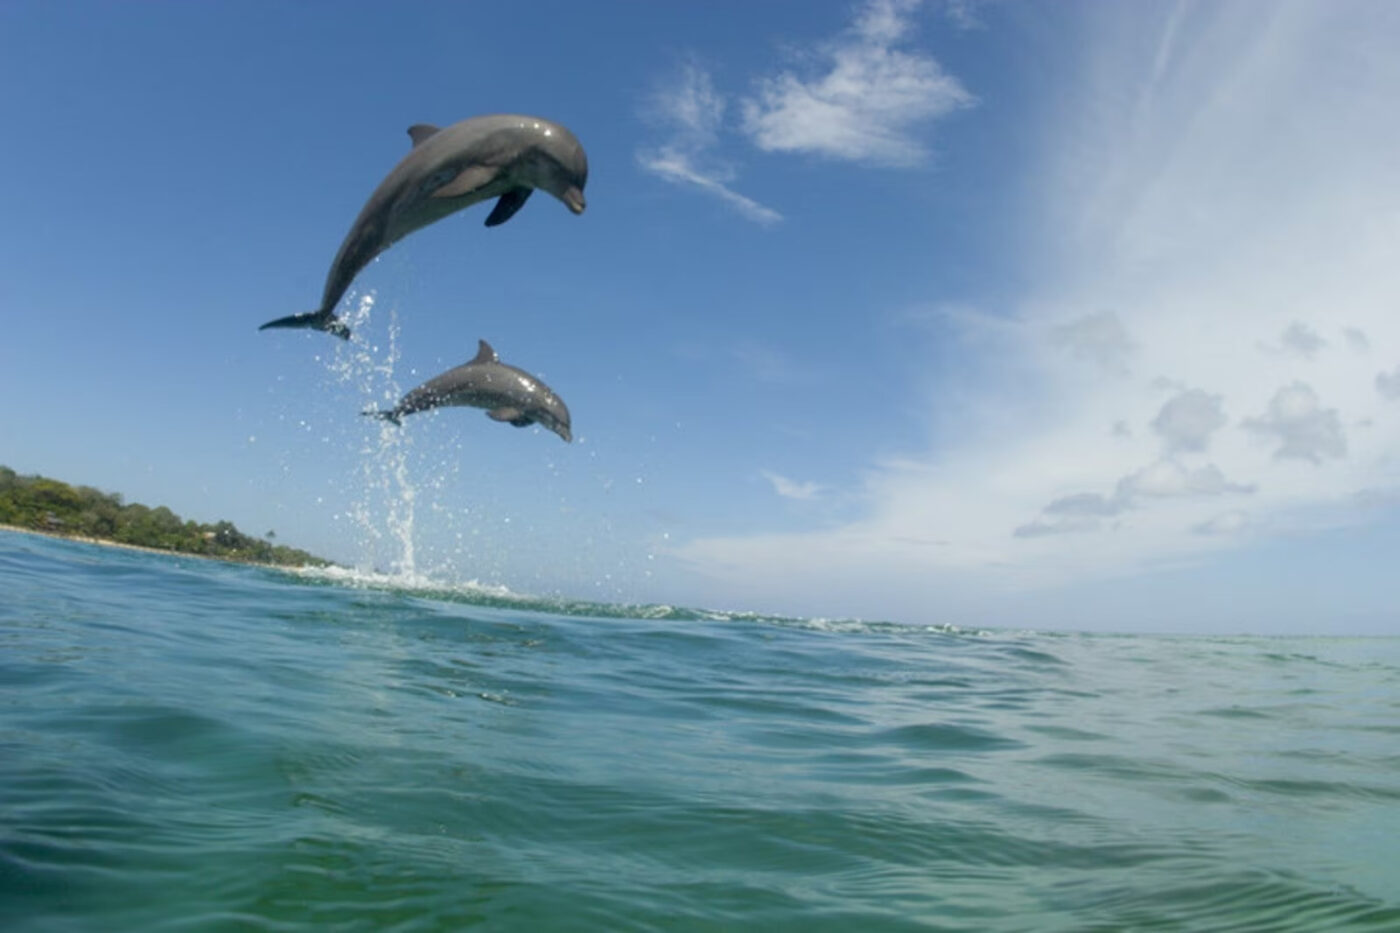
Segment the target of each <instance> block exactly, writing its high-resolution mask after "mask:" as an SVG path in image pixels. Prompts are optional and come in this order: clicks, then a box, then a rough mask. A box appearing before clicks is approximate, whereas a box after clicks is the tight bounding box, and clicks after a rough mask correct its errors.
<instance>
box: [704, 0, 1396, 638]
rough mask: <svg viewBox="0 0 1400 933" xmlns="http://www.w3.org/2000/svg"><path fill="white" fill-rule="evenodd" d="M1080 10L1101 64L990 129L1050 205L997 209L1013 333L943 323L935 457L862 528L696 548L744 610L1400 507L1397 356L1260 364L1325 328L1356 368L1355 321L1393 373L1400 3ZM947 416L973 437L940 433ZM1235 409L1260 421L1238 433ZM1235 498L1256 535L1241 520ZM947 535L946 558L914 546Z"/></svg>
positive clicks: (876, 476) (897, 601)
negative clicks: (1011, 255)
mask: <svg viewBox="0 0 1400 933" xmlns="http://www.w3.org/2000/svg"><path fill="white" fill-rule="evenodd" d="M1075 9H1076V10H1077V12H1078V14H1079V15H1082V17H1083V18H1082V19H1081V20H1072V21H1067V22H1073V23H1074V24H1075V28H1077V29H1078V30H1079V32H1078V33H1077V34H1075V35H1074V36H1073V39H1074V41H1073V42H1071V43H1067V44H1066V46H1065V48H1066V49H1068V48H1074V49H1077V50H1081V51H1078V52H1074V53H1073V54H1071V53H1070V52H1069V51H1065V52H1064V53H1063V57H1061V58H1055V59H1053V65H1054V67H1050V66H1049V65H1047V67H1046V69H1045V70H1042V71H1040V72H1038V74H1039V75H1042V76H1053V77H1047V78H1044V80H1047V81H1053V82H1055V83H1053V84H1051V85H1048V86H1046V87H1044V88H1037V89H1035V90H1037V91H1042V92H1043V93H1040V94H1039V95H1038V96H1036V98H1035V99H1038V100H1040V101H1041V102H1042V105H1043V106H1044V108H1045V109H1044V110H1043V111H1042V112H1039V113H1036V114H1034V115H1033V116H1032V118H1031V119H1027V118H1026V115H1025V114H1023V113H1016V114H998V113H997V112H996V111H994V109H993V108H992V107H990V106H989V107H987V108H985V109H984V111H983V112H982V114H981V115H982V116H983V117H984V118H986V119H1004V120H1006V121H1008V125H1010V124H1012V123H1014V124H1015V128H1016V131H1017V132H1024V131H1026V128H1027V127H1034V130H1033V135H1032V136H1030V137H1026V138H1027V142H1028V145H1033V146H1035V147H1038V149H1039V157H1038V159H1037V160H1036V162H1035V164H1034V165H1032V166H1030V167H1028V168H1027V169H1026V173H1027V175H1028V176H1029V177H1033V178H1035V179H1036V183H1035V184H1034V185H1028V186H1026V188H1025V190H1026V192H1027V193H1028V196H1029V198H1030V199H1029V200H1027V201H1026V202H1025V203H1023V204H1021V205H1020V208H1019V210H1018V211H1016V212H1015V213H1013V214H1012V215H1010V216H1006V217H994V218H991V220H992V221H995V222H996V223H998V224H1000V225H1003V226H1004V227H1005V228H1006V229H1014V230H1017V231H1018V243H1019V244H1023V246H1022V250H1023V254H1021V261H1023V262H1024V266H1022V267H1019V268H1016V269H1013V270H1011V273H1010V274H1012V275H1013V277H1019V278H1020V279H1022V280H1024V281H1025V282H1026V283H1027V285H1026V286H1025V289H1024V293H1023V294H1022V295H1021V296H1020V298H1019V300H1016V301H1014V302H1013V303H1012V304H1010V305H1008V306H1005V307H1002V308H999V309H993V310H994V311H997V312H999V313H997V314H994V315H993V316H994V317H998V318H999V319H1000V320H1003V321H1006V322H1008V323H1007V324H1006V326H1004V327H998V328H991V327H984V326H976V327H975V328H974V327H973V325H969V326H968V328H966V329H965V333H959V331H958V329H957V328H956V326H950V327H946V328H943V329H942V332H941V333H940V334H939V336H940V338H941V339H942V341H943V342H942V345H941V346H940V347H936V348H935V347H932V346H931V347H930V350H929V358H930V365H929V366H928V367H927V372H928V376H927V382H926V383H925V384H923V385H914V386H910V387H908V388H907V390H905V389H904V387H896V391H907V392H909V393H913V394H918V393H923V394H924V395H925V397H926V398H927V399H928V400H929V405H928V408H929V410H930V412H931V414H930V417H929V425H930V429H929V432H928V433H929V436H931V437H933V438H934V440H932V441H931V442H929V444H928V445H927V446H926V447H923V448H917V449H914V450H912V451H904V452H902V455H901V456H900V457H898V458H897V459H892V458H887V459H880V460H873V461H872V462H870V463H869V464H868V465H867V468H866V471H865V474H864V476H863V478H862V481H861V483H860V486H859V488H858V489H854V490H840V491H839V492H840V493H841V494H842V496H843V497H845V498H846V500H847V501H850V502H859V503H865V504H866V508H865V511H864V512H863V513H862V514H860V515H859V516H858V517H857V518H855V519H853V520H849V521H845V522H841V523H833V524H832V525H830V526H828V527H826V528H824V529H821V530H819V531H816V532H806V531H803V532H791V533H781V532H774V533H768V534H761V535H753V536H739V535H734V536H724V537H712V538H706V539H701V540H696V541H692V542H689V543H688V544H686V545H685V546H684V547H682V548H681V549H680V555H681V556H682V557H683V558H684V559H685V560H687V561H688V562H689V565H690V566H691V567H692V568H693V569H694V570H696V571H697V572H700V573H702V574H706V573H710V572H713V571H714V570H715V569H716V568H719V567H721V566H722V567H724V568H726V575H727V576H728V579H730V580H731V581H735V580H737V581H741V583H740V584H736V585H740V586H742V585H743V583H744V582H745V581H746V582H747V585H749V586H750V587H751V590H750V592H753V593H761V592H767V593H772V592H775V591H777V590H778V589H782V590H784V591H785V592H787V593H791V594H802V595H803V596H805V597H807V598H808V600H809V601H808V605H813V604H817V605H819V606H820V607H821V611H828V612H837V611H846V612H864V613H867V614H868V613H870V612H882V613H886V614H896V613H899V614H903V615H905V616H907V617H910V618H935V619H937V618H948V617H949V616H953V617H956V613H957V612H958V611H959V609H960V608H962V609H966V610H968V611H973V610H975V609H976V607H985V606H986V605H988V603H989V600H994V599H998V598H1001V597H1002V596H1003V595H1005V594H1013V593H1025V594H1029V595H1027V596H1026V597H1025V598H1026V600H1027V601H1028V602H1027V604H1029V605H1034V600H1035V599H1036V598H1037V597H1036V595H1035V594H1041V593H1044V592H1045V591H1046V588H1050V587H1067V586H1078V585H1081V584H1082V585H1086V586H1087V585H1090V584H1092V583H1093V582H1094V581H1097V580H1102V579H1103V578H1104V577H1106V576H1112V575H1128V574H1134V573H1138V572H1140V571H1142V570H1144V569H1150V568H1154V567H1158V566H1161V565H1163V564H1164V563H1177V562H1181V561H1201V560H1209V559H1212V557H1213V556H1214V555H1217V554H1219V553H1221V552H1222V551H1223V550H1224V549H1227V548H1236V547H1245V546H1249V545H1250V544H1251V542H1254V541H1257V540H1260V539H1262V538H1265V537H1268V536H1271V535H1278V534H1285V533H1287V534H1291V535H1296V534H1298V533H1302V532H1308V531H1311V530H1313V529H1316V528H1321V527H1329V526H1331V525H1334V524H1336V523H1338V522H1352V521H1364V520H1368V516H1371V515H1373V514H1374V513H1375V511H1376V510H1374V509H1372V510H1366V509H1359V508H1356V507H1355V506H1354V505H1353V501H1354V498H1355V496H1356V495H1358V494H1359V493H1361V492H1362V491H1366V490H1379V491H1381V492H1387V491H1392V492H1393V491H1394V490H1395V489H1396V486H1397V478H1396V474H1395V464H1396V463H1397V462H1400V432H1397V431H1396V430H1395V429H1394V427H1395V418H1396V414H1395V408H1394V404H1393V402H1392V401H1388V400H1387V398H1388V396H1390V395H1395V396H1396V397H1397V398H1400V367H1397V368H1396V369H1394V370H1393V371H1392V370H1387V371H1386V372H1382V373H1381V374H1380V376H1379V377H1378V376H1377V374H1376V373H1377V371H1376V368H1373V367H1362V366H1357V365H1356V364H1357V362H1358V361H1357V360H1356V358H1355V357H1353V356H1352V355H1351V353H1346V354H1342V353H1335V352H1333V353H1327V352H1317V351H1318V350H1320V349H1321V347H1314V353H1315V356H1314V357H1313V358H1312V359H1306V358H1305V356H1303V355H1301V354H1303V353H1304V352H1305V351H1304V347H1303V346H1302V345H1298V346H1293V347H1292V349H1293V350H1294V351H1296V352H1287V353H1285V352H1275V353H1264V354H1261V353H1259V352H1257V348H1258V346H1259V342H1260V335H1261V334H1268V335H1280V334H1285V335H1286V334H1288V333H1289V331H1290V329H1291V326H1292V325H1293V324H1295V323H1297V322H1300V321H1308V322H1309V325H1308V328H1306V329H1307V331H1308V332H1309V333H1311V332H1312V331H1313V330H1316V332H1317V335H1320V334H1322V333H1327V334H1337V333H1338V332H1339V330H1340V331H1341V333H1342V335H1343V336H1340V337H1338V338H1337V339H1338V341H1339V342H1340V341H1342V340H1345V342H1346V345H1348V346H1350V347H1352V348H1353V349H1356V348H1358V341H1357V340H1356V339H1353V338H1352V337H1350V336H1345V334H1346V331H1345V330H1344V329H1343V328H1350V329H1352V330H1354V331H1355V332H1356V333H1357V334H1359V335H1362V336H1364V338H1365V341H1366V347H1367V348H1368V350H1367V352H1369V353H1374V354H1375V355H1376V358H1378V359H1382V360H1396V359H1400V316H1397V315H1396V314H1395V309H1396V308H1397V307H1400V266H1397V264H1396V263H1395V261H1394V244H1395V243H1396V242H1400V160H1396V159H1395V158H1394V153H1395V152H1397V151H1400V124H1397V122H1396V121H1395V120H1394V119H1393V115H1394V100H1395V99H1397V98H1398V97H1400V56H1396V55H1394V53H1393V49H1394V46H1395V44H1396V43H1397V42H1400V14H1397V13H1395V12H1393V11H1391V10H1390V8H1389V7H1388V6H1386V5H1361V4H1327V3H1312V4H1298V3H1278V4H1268V5H1262V6H1261V5H1257V4H1248V3H1217V4H1178V5H1172V6H1170V7H1168V6H1166V5H1151V4H1089V5H1085V6H1082V7H1076V8H1075ZM1066 28H1067V29H1068V28H1070V27H1069V26H1066ZM989 31H990V30H989ZM1009 41H1010V40H1009ZM1017 41H1019V40H1017ZM1086 50H1087V51H1086ZM1022 51H1024V53H1025V56H1027V57H1029V56H1032V55H1036V54H1044V55H1052V54H1054V51H1053V50H1047V49H1045V48H1041V47H1036V48H1034V49H1025V50H1022ZM1358 73H1364V74H1366V75H1367V80H1366V81H1365V82H1358V81H1356V80H1355V75H1356V74H1358ZM1018 79H1019V78H1018V76H1017V75H1008V76H1007V80H1008V81H1014V80H1018ZM1037 80H1039V79H1037ZM959 297H960V298H961V299H962V300H964V301H966V302H967V303H968V304H970V305H973V306H978V305H981V304H983V303H984V300H983V298H982V296H979V295H976V294H972V295H964V296H959ZM948 298H949V296H945V295H941V294H936V293H935V294H930V295H928V296H926V299H925V304H926V306H930V307H934V306H942V305H946V304H948ZM1086 308H1089V309H1100V308H1104V309H1107V308H1111V309H1113V311H1112V312H1107V311H1105V312H1100V313H1098V314H1093V315H1089V316H1088V317H1086V316H1085V315H1084V309H1086ZM1318 309H1327V310H1326V311H1325V312H1320V311H1319V310H1318ZM947 323H949V324H950V325H956V318H951V317H950V318H948V319H947ZM950 329H951V330H953V334H952V337H951V339H954V340H957V339H959V337H960V336H966V334H973V335H974V336H975V339H972V338H968V339H964V340H962V342H961V343H960V345H959V351H960V352H959V354H958V355H957V361H958V363H959V364H960V367H961V368H958V369H949V368H948V367H946V366H940V365H935V364H934V362H933V361H938V362H940V363H941V362H943V361H946V360H947V359H948V358H949V354H948V353H947V349H946V347H947V340H948V339H949V335H948V333H947V331H948V330H950ZM911 332H912V331H911ZM1047 334H1048V335H1049V339H1046V337H1047ZM1294 336H1295V337H1296V338H1301V344H1307V345H1309V346H1311V345H1312V344H1311V342H1310V341H1308V340H1307V339H1306V334H1305V333H1303V332H1302V331H1299V332H1297V333H1295V335H1294ZM1275 339H1277V338H1275ZM1319 339H1321V337H1320V336H1319ZM1289 343H1290V344H1295V343H1299V340H1295V339H1291V338H1290V339H1289ZM1084 362H1089V363H1091V364H1092V365H1089V366H1085V365H1082V364H1083V363H1084ZM1302 368H1305V369H1306V380H1307V381H1306V383H1303V382H1301V381H1299V379H1300V369H1302ZM1163 386H1170V387H1171V390H1170V395H1169V396H1167V401H1166V404H1165V405H1164V395H1163V389H1162V387H1163ZM1198 386H1199V387H1208V391H1207V389H1199V390H1198V389H1193V388H1191V387H1198ZM1280 387H1282V388H1280ZM1193 392H1199V393H1200V394H1199V395H1193V394H1192V393H1193ZM1183 397H1185V398H1187V401H1185V402H1181V403H1179V404H1177V405H1175V406H1173V402H1174V401H1175V400H1177V399H1181V398H1183ZM948 399H956V400H957V410H958V415H959V419H960V420H959V421H958V427H959V430H957V431H949V430H946V425H944V424H943V423H941V422H940V421H939V419H940V418H946V412H947V409H948V405H947V400H948ZM1324 399H1325V400H1326V402H1325V404H1324V403H1323V400H1324ZM1226 412H1232V413H1238V412H1244V413H1252V414H1253V415H1254V417H1252V418H1249V419H1247V420H1246V421H1243V422H1236V423H1235V426H1234V427H1232V426H1230V424H1229V423H1228V422H1226V423H1223V424H1222V423H1221V419H1223V418H1224V417H1225V413H1226ZM1367 421H1370V422H1373V423H1374V427H1373V428H1371V429H1363V428H1362V427H1360V426H1361V425H1362V424H1364V423H1366V422H1367ZM1115 425H1118V426H1121V429H1117V430H1112V431H1111V430H1108V428H1109V427H1110V426H1115ZM1344 425H1346V426H1349V432H1344V430H1343V426H1344ZM1261 438H1262V439H1264V440H1265V441H1267V443H1261V442H1260V440H1261ZM1205 449H1209V452H1210V462H1209V463H1203V462H1201V460H1200V459H1199V458H1200V457H1201V451H1203V450H1205ZM1299 459H1305V460H1308V461H1310V462H1311V463H1313V464H1316V466H1315V467H1310V468H1307V469H1300V468H1299V464H1298V462H1297V461H1298V460H1299ZM1243 495H1248V496H1249V500H1248V501H1249V509H1248V515H1247V516H1246V515H1245V513H1243V512H1241V511H1237V510H1231V509H1229V508H1228V505H1230V504H1231V503H1230V499H1231V497H1234V496H1243ZM1047 503H1048V505H1047ZM1223 505H1224V506H1226V508H1225V509H1224V510H1222V506H1223ZM1245 532H1248V533H1245ZM932 537H936V538H937V539H939V540H941V541H944V542H946V544H945V545H943V546H940V547H938V548H930V547H922V548H916V547H913V546H910V545H907V544H904V543H902V542H905V541H909V540H912V539H915V538H932ZM1295 540H1296V538H1295ZM989 594H992V595H989ZM901 595H902V598H901ZM1008 598H1009V597H1008ZM797 605H801V604H800V603H798V604H797Z"/></svg>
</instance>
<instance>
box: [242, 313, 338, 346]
mask: <svg viewBox="0 0 1400 933" xmlns="http://www.w3.org/2000/svg"><path fill="white" fill-rule="evenodd" d="M272 327H311V328H314V329H316V330H323V331H325V332H326V333H328V334H335V335H336V336H337V337H339V338H340V339H341V340H349V339H350V328H348V327H346V326H345V322H344V321H342V320H341V319H340V318H338V317H336V316H335V315H334V314H332V313H331V312H329V311H308V312H306V313H305V314H291V315H288V316H287V317H279V318H278V319H277V320H275V321H268V322H267V323H266V324H264V325H263V326H261V327H259V328H258V330H267V329H269V328H272Z"/></svg>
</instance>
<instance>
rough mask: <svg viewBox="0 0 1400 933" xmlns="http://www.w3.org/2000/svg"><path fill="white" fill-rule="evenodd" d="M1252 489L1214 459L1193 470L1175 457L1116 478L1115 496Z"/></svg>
mask: <svg viewBox="0 0 1400 933" xmlns="http://www.w3.org/2000/svg"><path fill="white" fill-rule="evenodd" d="M1253 491H1254V487H1253V486H1248V485H1242V484H1240V483H1232V482H1230V481H1229V480H1227V479H1226V478H1225V474H1224V473H1222V472H1221V471H1220V467H1218V466H1216V465H1215V464H1213V463H1208V464H1206V465H1205V466H1203V467H1198V468H1197V469H1194V470H1192V469H1188V468H1187V467H1185V466H1183V465H1182V464H1180V463H1178V462H1176V461H1175V460H1158V461H1157V462H1156V463H1154V464H1152V465H1150V466H1147V467H1144V468H1143V469H1141V470H1138V471H1137V472H1136V473H1133V474H1131V475H1129V476H1125V477H1123V478H1122V479H1121V480H1119V481H1118V489H1117V498H1118V499H1119V500H1120V501H1122V502H1134V501H1137V500H1139V499H1141V498H1149V499H1167V498H1173V497H1178V496H1218V495H1222V494H1224V493H1227V492H1234V493H1250V492H1253Z"/></svg>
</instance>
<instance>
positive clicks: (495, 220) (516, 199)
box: [486, 188, 535, 227]
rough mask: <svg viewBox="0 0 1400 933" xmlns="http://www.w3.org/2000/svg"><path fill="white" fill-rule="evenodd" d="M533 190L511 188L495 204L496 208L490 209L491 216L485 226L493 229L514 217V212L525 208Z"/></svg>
mask: <svg viewBox="0 0 1400 933" xmlns="http://www.w3.org/2000/svg"><path fill="white" fill-rule="evenodd" d="M534 190H535V189H534V188H512V189H510V190H509V191H507V192H506V193H505V194H503V195H501V199H500V200H499V201H497V202H496V206H495V207H493V208H491V214H490V215H489V216H488V217H487V218H486V226H488V227H495V226H498V225H499V224H503V223H505V222H506V221H507V220H510V219H511V218H512V217H514V216H515V212H516V211H518V210H520V209H521V208H522V207H524V206H525V202H526V200H528V199H529V197H530V192H532V191H534Z"/></svg>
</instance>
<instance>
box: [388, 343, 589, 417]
mask: <svg viewBox="0 0 1400 933" xmlns="http://www.w3.org/2000/svg"><path fill="white" fill-rule="evenodd" d="M443 405H469V406H471V407H472V408H484V409H486V415H487V417H488V418H492V419H494V420H496V421H508V422H510V423H511V424H513V425H515V426H516V427H517V428H523V427H525V426H526V425H529V424H535V423H539V424H542V425H544V426H545V427H546V428H548V429H549V430H551V431H553V432H554V433H555V434H558V435H559V436H560V437H562V438H563V439H564V440H565V441H571V440H573V434H572V433H570V426H569V409H568V408H567V407H566V406H565V405H564V400H563V399H561V398H560V397H559V396H557V395H555V394H554V390H553V389H551V388H550V387H549V386H547V385H545V384H544V383H543V382H540V381H539V380H538V379H536V378H535V377H534V376H532V375H530V374H529V373H527V372H525V370H523V369H517V368H516V367H514V366H508V365H506V364H505V363H502V362H501V358H500V357H499V356H497V355H496V351H495V350H493V349H491V344H489V343H487V342H486V341H485V340H482V341H480V346H479V347H478V349H477V351H476V356H475V357H473V358H472V360H471V362H469V363H463V364H462V365H461V366H457V367H455V368H453V369H449V370H448V371H447V372H445V373H443V374H442V375H440V376H434V377H433V378H432V379H429V380H428V381H427V382H425V383H423V384H422V385H421V386H419V387H418V388H416V389H414V390H413V391H412V392H409V393H408V394H407V395H405V396H404V397H403V398H402V399H400V400H399V403H398V404H397V405H395V406H394V407H393V408H391V409H389V410H388V411H367V412H364V414H366V415H373V416H374V417H376V418H383V419H384V420H386V421H392V422H393V423H394V424H399V423H400V421H399V419H400V418H402V417H403V416H404V415H411V414H413V413H414V412H415V411H427V410H428V409H430V408H439V407H441V406H443Z"/></svg>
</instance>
